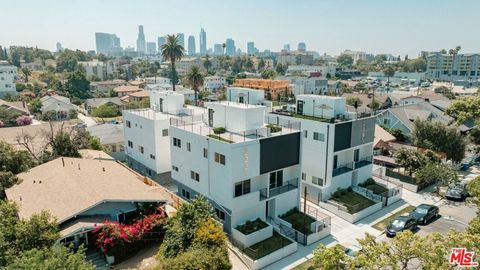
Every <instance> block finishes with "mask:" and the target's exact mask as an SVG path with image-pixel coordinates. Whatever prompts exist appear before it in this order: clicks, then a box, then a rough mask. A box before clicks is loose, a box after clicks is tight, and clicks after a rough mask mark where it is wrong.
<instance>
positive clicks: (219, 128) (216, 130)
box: [213, 127, 227, 135]
mask: <svg viewBox="0 0 480 270" xmlns="http://www.w3.org/2000/svg"><path fill="white" fill-rule="evenodd" d="M226 131H227V130H226V129H225V128H224V127H216V128H214V129H213V133H215V134H217V135H218V134H223V133H225V132H226Z"/></svg>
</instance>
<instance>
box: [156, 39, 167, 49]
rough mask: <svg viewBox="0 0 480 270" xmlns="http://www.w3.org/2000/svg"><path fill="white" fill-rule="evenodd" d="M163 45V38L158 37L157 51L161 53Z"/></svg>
mask: <svg viewBox="0 0 480 270" xmlns="http://www.w3.org/2000/svg"><path fill="white" fill-rule="evenodd" d="M163 44H165V37H158V41H157V45H158V51H159V52H161V51H162V45H163Z"/></svg>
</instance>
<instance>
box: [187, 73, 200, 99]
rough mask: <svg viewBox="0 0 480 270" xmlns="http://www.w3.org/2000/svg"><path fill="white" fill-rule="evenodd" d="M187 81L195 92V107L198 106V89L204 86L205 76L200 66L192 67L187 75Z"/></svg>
mask: <svg viewBox="0 0 480 270" xmlns="http://www.w3.org/2000/svg"><path fill="white" fill-rule="evenodd" d="M187 81H188V83H189V84H190V85H191V86H192V88H193V90H194V91H195V106H197V96H198V88H199V87H200V86H201V85H203V74H202V73H201V72H200V68H198V66H192V67H191V68H190V70H189V71H188V73H187Z"/></svg>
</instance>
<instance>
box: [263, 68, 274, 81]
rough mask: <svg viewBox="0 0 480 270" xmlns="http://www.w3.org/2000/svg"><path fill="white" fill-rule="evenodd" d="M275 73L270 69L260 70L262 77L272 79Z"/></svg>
mask: <svg viewBox="0 0 480 270" xmlns="http://www.w3.org/2000/svg"><path fill="white" fill-rule="evenodd" d="M275 75H276V73H275V71H274V70H272V69H265V70H263V71H262V74H261V76H262V79H273V78H274V77H275Z"/></svg>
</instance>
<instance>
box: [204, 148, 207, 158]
mask: <svg viewBox="0 0 480 270" xmlns="http://www.w3.org/2000/svg"><path fill="white" fill-rule="evenodd" d="M203 157H204V158H208V150H207V148H203Z"/></svg>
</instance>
